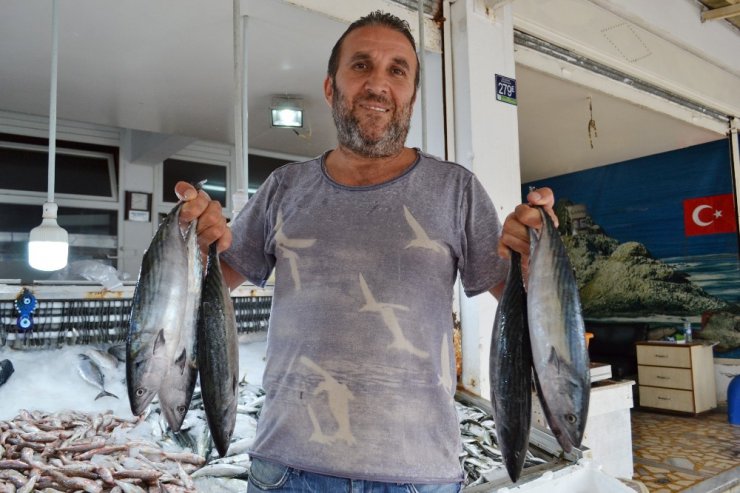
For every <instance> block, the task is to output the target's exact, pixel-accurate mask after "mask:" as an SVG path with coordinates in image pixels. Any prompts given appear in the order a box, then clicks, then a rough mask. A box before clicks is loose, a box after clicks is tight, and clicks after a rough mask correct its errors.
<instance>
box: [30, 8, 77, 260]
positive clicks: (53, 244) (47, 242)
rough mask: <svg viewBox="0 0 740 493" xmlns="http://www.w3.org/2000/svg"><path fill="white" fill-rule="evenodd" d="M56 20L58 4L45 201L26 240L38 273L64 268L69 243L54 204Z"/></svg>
mask: <svg viewBox="0 0 740 493" xmlns="http://www.w3.org/2000/svg"><path fill="white" fill-rule="evenodd" d="M58 30H59V19H58V13H57V0H53V3H52V13H51V91H50V98H49V175H48V185H47V201H46V203H45V204H44V207H43V213H42V216H41V217H42V219H41V224H40V225H39V226H36V227H35V228H33V229H32V230H31V233H30V234H29V236H28V263H29V265H30V266H31V267H33V268H34V269H38V270H45V271H52V270H59V269H61V268H62V267H64V266H65V265H67V256H68V253H69V239H68V235H67V231H65V230H64V229H63V228H61V227H59V225H58V224H57V204H55V203H54V178H55V175H54V172H55V158H56V130H57V58H58V56H57V55H58V44H59V40H58V37H59V35H58Z"/></svg>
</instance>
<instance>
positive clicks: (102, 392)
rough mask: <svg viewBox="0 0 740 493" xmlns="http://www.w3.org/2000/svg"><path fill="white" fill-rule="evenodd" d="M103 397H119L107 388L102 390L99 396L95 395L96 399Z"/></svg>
mask: <svg viewBox="0 0 740 493" xmlns="http://www.w3.org/2000/svg"><path fill="white" fill-rule="evenodd" d="M101 397H115V398H116V399H118V396H117V395H116V394H112V393H110V392H108V391H107V390H102V391H101V392H100V393H99V394H98V395H97V396H95V400H96V401H97V400H98V399H100V398H101Z"/></svg>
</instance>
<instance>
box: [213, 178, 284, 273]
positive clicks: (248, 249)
mask: <svg viewBox="0 0 740 493" xmlns="http://www.w3.org/2000/svg"><path fill="white" fill-rule="evenodd" d="M279 187H280V184H279V181H278V180H277V179H276V178H275V173H273V174H271V175H270V176H269V177H268V178H267V180H266V181H265V183H264V184H263V185H262V186H261V187H260V188H259V190H257V193H255V194H254V195H253V196H252V197H251V198H250V199H249V200H248V201H247V203H246V205H245V206H244V208H243V209H242V210H241V211H240V212H239V213H238V214H237V216H236V219H234V221H233V222H232V224H231V234H232V242H231V247H230V248H229V249H228V250H226V251H225V252H223V253H222V254H221V259H222V260H223V261H225V262H226V263H228V264H229V266H230V267H231V268H233V269H234V270H236V271H237V272H238V273H240V274H241V275H243V276H245V277H246V278H247V280H248V281H249V282H251V283H253V284H255V285H257V286H260V287H262V286H264V285H265V284H266V283H267V279H268V278H269V277H270V274H271V273H272V269H273V267H275V252H274V249H273V247H272V246H271V242H270V241H269V238H270V236H271V234H270V233H271V231H272V230H273V228H274V225H273V224H272V219H271V216H270V215H269V211H270V203H271V202H272V199H273V197H274V195H275V194H276V193H277V191H278V189H279Z"/></svg>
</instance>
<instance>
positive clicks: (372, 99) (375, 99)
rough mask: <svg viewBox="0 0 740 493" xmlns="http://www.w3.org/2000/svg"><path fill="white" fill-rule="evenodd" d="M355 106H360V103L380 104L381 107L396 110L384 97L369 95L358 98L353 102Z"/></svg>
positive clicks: (391, 102) (390, 101)
mask: <svg viewBox="0 0 740 493" xmlns="http://www.w3.org/2000/svg"><path fill="white" fill-rule="evenodd" d="M353 103H354V104H355V105H358V104H362V103H380V104H383V105H386V106H388V107H389V109H391V110H395V109H396V105H395V104H393V101H392V100H390V99H388V98H386V97H385V96H381V95H379V94H370V95H367V96H358V97H356V98H355V100H354V101H353Z"/></svg>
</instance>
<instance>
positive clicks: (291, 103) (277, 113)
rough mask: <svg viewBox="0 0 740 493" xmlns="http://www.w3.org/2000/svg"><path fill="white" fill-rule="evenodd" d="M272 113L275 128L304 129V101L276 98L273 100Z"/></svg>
mask: <svg viewBox="0 0 740 493" xmlns="http://www.w3.org/2000/svg"><path fill="white" fill-rule="evenodd" d="M270 113H271V115H272V119H271V122H272V126H273V127H280V128H302V127H303V101H302V100H301V99H300V98H297V97H292V96H284V97H281V96H275V97H273V98H272V104H271V105H270Z"/></svg>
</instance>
